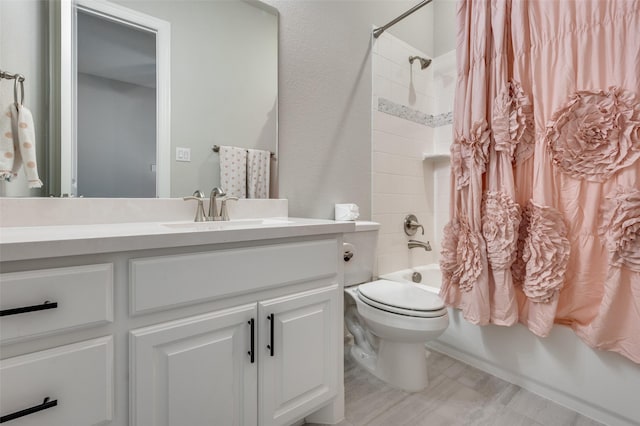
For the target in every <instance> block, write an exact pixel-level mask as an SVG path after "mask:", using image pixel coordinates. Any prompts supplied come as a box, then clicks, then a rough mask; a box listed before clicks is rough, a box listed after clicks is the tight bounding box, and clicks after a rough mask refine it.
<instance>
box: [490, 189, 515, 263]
mask: <svg viewBox="0 0 640 426" xmlns="http://www.w3.org/2000/svg"><path fill="white" fill-rule="evenodd" d="M519 226H520V206H519V205H518V204H517V203H516V202H515V201H514V200H513V198H511V197H510V196H509V195H507V194H505V193H504V192H496V191H486V192H485V193H484V196H483V200H482V236H483V237H484V240H485V242H486V245H487V258H488V260H489V264H490V265H491V267H492V268H493V269H494V270H500V269H508V268H509V267H511V264H512V263H513V261H514V260H515V257H516V248H517V243H518V228H519Z"/></svg>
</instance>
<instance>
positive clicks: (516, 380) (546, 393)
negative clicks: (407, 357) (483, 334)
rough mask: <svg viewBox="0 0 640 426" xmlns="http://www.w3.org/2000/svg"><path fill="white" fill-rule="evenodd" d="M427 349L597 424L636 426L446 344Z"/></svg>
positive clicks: (552, 388) (439, 343) (613, 414)
mask: <svg viewBox="0 0 640 426" xmlns="http://www.w3.org/2000/svg"><path fill="white" fill-rule="evenodd" d="M426 346H427V348H429V349H432V350H434V351H436V352H440V353H443V354H445V355H448V356H450V357H451V358H455V359H457V360H458V361H460V362H463V363H465V364H469V365H471V366H472V367H475V368H477V369H479V370H482V371H485V372H487V373H489V374H492V375H494V376H496V377H498V378H500V379H502V380H505V381H507V382H509V383H513V384H514V385H518V386H520V387H521V388H523V389H526V390H528V391H530V392H533V393H535V394H537V395H539V396H541V397H543V398H546V399H549V400H551V401H553V402H555V403H557V404H560V405H562V406H564V407H567V408H569V409H571V410H573V411H576V412H578V413H580V414H582V415H584V416H587V417H589V418H592V419H594V420H596V421H599V422H601V423H604V424H605V425H608V426H637V425H638V423H637V421H633V420H631V419H627V418H624V417H621V416H619V415H618V414H616V413H613V412H611V411H609V410H607V409H606V408H604V407H598V406H597V405H594V404H593V403H590V402H587V401H584V400H582V399H580V398H576V397H574V396H572V395H569V394H567V393H566V392H563V391H561V390H559V389H556V388H554V387H552V386H549V385H548V384H546V383H541V382H539V381H537V380H536V379H534V378H532V377H528V376H524V375H522V374H519V373H515V372H513V371H509V370H506V369H504V368H502V367H500V366H498V365H495V364H493V363H490V362H488V361H486V360H484V359H482V358H479V357H477V356H475V355H473V354H470V353H467V352H465V351H461V350H459V349H457V348H455V347H453V346H450V345H447V344H446V343H442V342H438V341H432V342H429V344H427V345H426Z"/></svg>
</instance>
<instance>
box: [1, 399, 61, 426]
mask: <svg viewBox="0 0 640 426" xmlns="http://www.w3.org/2000/svg"><path fill="white" fill-rule="evenodd" d="M56 405H58V400H57V399H54V400H53V401H49V397H46V398H45V399H44V401H43V402H42V404H40V405H36V406H35V407H30V408H25V409H24V410H20V411H16V412H15V413H11V414H7V415H6V416H2V417H0V423H4V422H8V421H10V420H15V419H19V418H20V417H24V416H28V415H29V414H33V413H37V412H38V411H42V410H46V409H47V408H51V407H55V406H56Z"/></svg>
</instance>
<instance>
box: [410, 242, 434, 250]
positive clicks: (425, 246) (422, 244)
mask: <svg viewBox="0 0 640 426" xmlns="http://www.w3.org/2000/svg"><path fill="white" fill-rule="evenodd" d="M408 247H409V248H410V249H414V248H423V249H425V250H426V251H431V244H429V241H427V242H423V241H418V240H409V243H408Z"/></svg>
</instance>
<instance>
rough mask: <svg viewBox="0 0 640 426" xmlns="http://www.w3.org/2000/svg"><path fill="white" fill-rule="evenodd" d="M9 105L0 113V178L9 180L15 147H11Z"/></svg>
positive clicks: (11, 118)
mask: <svg viewBox="0 0 640 426" xmlns="http://www.w3.org/2000/svg"><path fill="white" fill-rule="evenodd" d="M11 110H12V108H11V107H10V106H9V107H7V109H6V110H5V111H2V115H0V179H1V180H6V181H11V179H13V178H14V177H15V176H14V174H13V172H12V169H13V158H14V157H15V148H14V147H13V127H15V126H13V123H12V121H14V120H13V114H12V113H11Z"/></svg>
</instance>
